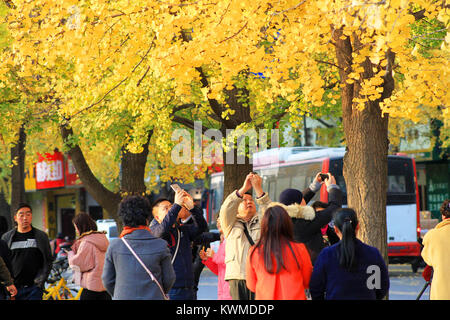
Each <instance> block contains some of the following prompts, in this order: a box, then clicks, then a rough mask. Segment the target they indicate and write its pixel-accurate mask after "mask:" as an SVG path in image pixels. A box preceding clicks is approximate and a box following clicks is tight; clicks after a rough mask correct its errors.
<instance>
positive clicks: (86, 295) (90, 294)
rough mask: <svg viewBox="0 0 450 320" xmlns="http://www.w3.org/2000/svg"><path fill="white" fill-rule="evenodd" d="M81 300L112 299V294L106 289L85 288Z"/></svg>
mask: <svg viewBox="0 0 450 320" xmlns="http://www.w3.org/2000/svg"><path fill="white" fill-rule="evenodd" d="M80 300H111V296H110V295H109V293H108V292H106V291H100V292H98V291H92V290H88V289H86V288H83V291H82V292H81V295H80Z"/></svg>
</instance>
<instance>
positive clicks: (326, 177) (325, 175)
mask: <svg viewBox="0 0 450 320" xmlns="http://www.w3.org/2000/svg"><path fill="white" fill-rule="evenodd" d="M328 178H329V177H328V175H327V174H326V173H321V174H320V179H322V181H325V179H328Z"/></svg>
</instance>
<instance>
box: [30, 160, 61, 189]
mask: <svg viewBox="0 0 450 320" xmlns="http://www.w3.org/2000/svg"><path fill="white" fill-rule="evenodd" d="M38 157H39V160H38V162H37V163H36V189H49V188H59V187H64V170H63V168H64V156H63V154H62V153H61V152H57V151H55V152H54V153H53V154H50V153H46V154H45V156H42V155H41V154H39V153H38Z"/></svg>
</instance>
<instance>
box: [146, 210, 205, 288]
mask: <svg viewBox="0 0 450 320" xmlns="http://www.w3.org/2000/svg"><path fill="white" fill-rule="evenodd" d="M180 210H181V207H180V206H179V205H178V204H176V203H174V204H173V206H172V208H170V210H169V212H168V213H167V215H166V216H165V217H164V219H163V221H162V222H161V223H159V222H158V221H156V219H153V221H152V223H151V224H150V229H151V230H152V233H153V235H155V236H156V237H160V238H162V239H164V240H166V241H167V243H168V245H169V249H170V253H171V254H172V256H173V255H174V254H175V251H176V247H177V242H178V231H180V245H179V248H178V252H177V255H176V257H175V261H174V262H173V268H174V270H175V275H176V280H175V284H174V285H173V288H193V287H194V271H193V268H192V247H191V242H192V241H193V240H194V239H195V238H196V237H197V236H198V235H199V234H201V233H202V231H203V230H204V229H205V228H206V227H207V223H206V221H205V218H203V212H202V210H201V209H200V208H198V207H194V208H193V209H192V210H190V212H191V213H192V218H193V222H194V223H190V224H179V223H178V222H177V218H178V213H179V212H180Z"/></svg>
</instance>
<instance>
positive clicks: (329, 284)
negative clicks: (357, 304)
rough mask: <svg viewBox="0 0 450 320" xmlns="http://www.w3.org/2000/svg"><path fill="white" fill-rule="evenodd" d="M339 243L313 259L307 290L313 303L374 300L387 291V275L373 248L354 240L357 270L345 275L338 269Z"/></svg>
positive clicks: (379, 255) (378, 253) (345, 271)
mask: <svg viewBox="0 0 450 320" xmlns="http://www.w3.org/2000/svg"><path fill="white" fill-rule="evenodd" d="M340 243H341V242H338V243H336V244H334V245H332V246H330V247H327V248H325V249H323V250H322V251H321V252H320V254H319V256H318V257H317V260H316V263H315V265H314V270H313V273H312V275H311V280H310V283H309V288H310V292H311V298H312V299H313V300H323V299H326V300H375V299H382V298H384V296H385V295H386V294H387V292H388V290H389V275H388V270H387V267H386V264H385V262H384V259H383V257H382V256H381V254H380V252H379V251H378V249H377V248H375V247H371V246H368V245H366V244H364V243H363V242H361V241H360V240H356V246H355V250H356V252H355V256H356V259H357V267H356V271H355V272H349V271H347V270H345V269H344V268H342V267H341V266H340V265H339V259H338V252H339V246H340Z"/></svg>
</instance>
